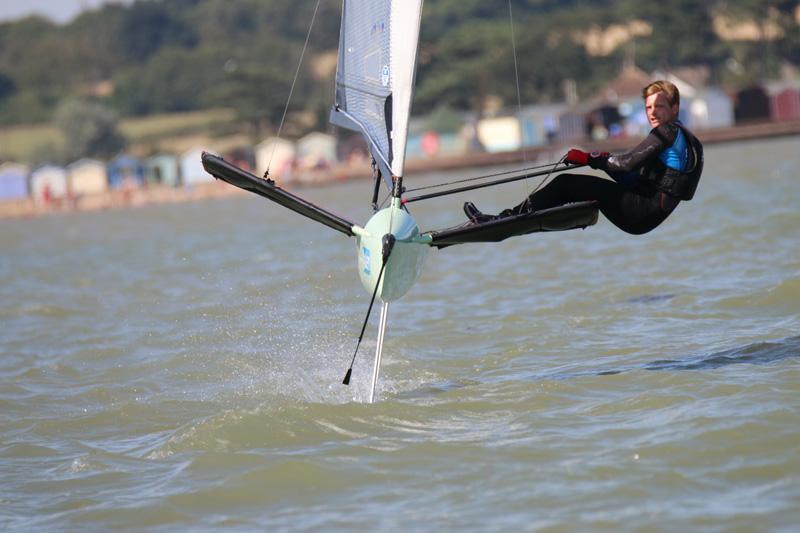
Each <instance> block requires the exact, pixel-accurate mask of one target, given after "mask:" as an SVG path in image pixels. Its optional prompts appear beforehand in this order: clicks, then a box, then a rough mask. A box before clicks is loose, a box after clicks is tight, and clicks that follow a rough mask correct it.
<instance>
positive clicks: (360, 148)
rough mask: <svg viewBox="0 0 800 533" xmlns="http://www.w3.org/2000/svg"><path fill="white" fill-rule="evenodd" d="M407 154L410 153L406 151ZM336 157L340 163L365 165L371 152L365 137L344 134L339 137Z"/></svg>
mask: <svg viewBox="0 0 800 533" xmlns="http://www.w3.org/2000/svg"><path fill="white" fill-rule="evenodd" d="M406 153H408V151H407V150H406ZM336 155H337V159H338V160H339V161H344V162H348V163H349V162H352V163H355V164H363V163H364V162H366V161H368V160H369V150H368V149H367V142H366V141H365V140H364V136H363V135H359V134H352V133H351V134H347V133H345V134H343V135H340V136H339V144H338V145H337V147H336Z"/></svg>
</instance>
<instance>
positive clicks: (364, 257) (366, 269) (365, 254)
mask: <svg viewBox="0 0 800 533" xmlns="http://www.w3.org/2000/svg"><path fill="white" fill-rule="evenodd" d="M370 263H371V261H370V253H369V248H367V247H366V246H362V247H361V271H362V272H363V273H364V275H365V276H369V275H371V274H372V269H370Z"/></svg>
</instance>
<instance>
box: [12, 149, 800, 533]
mask: <svg viewBox="0 0 800 533" xmlns="http://www.w3.org/2000/svg"><path fill="white" fill-rule="evenodd" d="M797 148H798V141H797V138H789V139H783V140H775V141H769V142H752V143H742V144H732V145H726V146H718V147H709V148H708V150H707V152H708V153H707V162H706V173H705V176H704V178H703V181H702V182H701V185H700V188H699V191H698V194H697V197H696V198H695V200H693V201H692V202H689V203H685V204H683V205H681V206H680V207H679V208H678V210H677V211H676V213H675V214H674V215H673V216H672V217H671V218H670V219H668V220H667V222H666V223H664V224H663V225H662V226H661V227H660V228H658V229H657V230H656V231H654V232H653V233H651V234H648V235H645V236H640V237H633V236H629V235H626V234H623V233H622V232H620V231H618V230H616V229H615V228H614V227H613V226H612V225H611V224H610V223H608V222H607V221H606V220H604V219H602V218H601V220H600V222H599V223H598V224H597V225H596V226H594V227H592V228H589V229H587V230H585V231H580V230H576V231H571V232H563V233H553V234H539V235H532V236H528V237H524V238H516V239H511V240H508V241H505V242H503V243H500V244H497V245H469V246H466V245H465V246H456V247H452V248H447V249H445V250H442V251H435V250H433V251H431V253H430V254H429V257H428V260H427V264H426V269H425V271H424V273H423V275H422V277H421V278H420V280H419V282H418V283H417V284H416V285H415V286H414V288H413V289H412V290H411V291H410V292H409V294H407V295H406V297H404V298H403V299H402V300H400V301H399V302H396V303H394V304H392V305H391V307H390V309H389V327H388V335H387V339H386V345H385V349H384V365H383V368H382V375H381V381H380V383H379V393H380V401H379V402H378V403H377V404H374V405H368V404H366V403H364V400H365V398H366V396H367V394H368V389H369V378H370V372H371V369H370V364H371V359H372V356H373V350H374V347H375V334H376V324H377V313H373V314H374V315H375V316H373V318H372V321H371V323H370V326H369V328H368V330H367V336H366V338H365V340H364V344H363V345H362V348H361V351H360V353H359V358H358V360H357V362H356V366H355V371H354V374H353V382H352V384H351V386H350V387H345V386H343V385H341V379H342V376H343V374H344V372H345V370H346V368H347V365H348V364H349V360H350V357H351V356H352V353H353V350H354V348H355V342H356V339H357V337H358V332H359V328H360V326H361V321H362V319H363V317H364V314H365V312H366V309H367V305H368V300H369V295H368V294H366V292H365V291H364V290H363V289H362V287H361V285H360V283H359V281H358V279H357V275H356V270H355V269H356V256H355V244H354V240H352V239H348V238H346V237H344V236H343V235H341V234H338V233H336V232H334V231H331V230H330V229H328V228H325V227H323V226H320V225H318V224H316V223H314V222H311V221H308V220H306V219H302V218H300V217H298V216H297V215H295V214H293V213H291V212H289V211H287V210H285V209H283V208H281V207H279V206H277V205H274V204H271V203H269V202H267V201H266V200H263V199H261V198H258V197H255V196H253V197H251V196H243V197H238V198H233V199H226V200H217V201H213V202H207V203H194V204H184V205H167V206H151V207H145V208H140V209H131V210H121V211H113V212H101V213H90V214H70V215H58V216H49V217H45V218H40V219H31V220H5V221H0V245H1V246H2V256H0V353H1V354H2V357H0V476H2V480H3V482H2V484H0V528H2V529H13V530H29V529H40V528H47V529H69V530H78V529H86V528H89V529H111V528H119V527H126V528H135V529H147V528H154V529H174V528H185V527H190V528H193V529H216V528H219V527H228V528H232V529H253V528H261V529H284V528H285V529H301V530H310V529H319V530H322V529H330V528H336V529H350V528H359V529H362V528H363V529H373V528H377V529H381V530H404V529H406V530H407V529H429V530H434V529H440V528H443V527H448V528H458V529H465V530H488V529H490V528H491V529H496V528H502V529H507V530H518V529H524V530H533V529H540V528H545V529H546V528H549V527H565V528H567V529H574V528H580V529H583V528H590V529H595V528H602V529H609V530H617V529H620V528H622V529H628V530H630V529H637V530H642V531H646V530H650V529H652V528H656V529H669V530H679V529H680V528H686V527H688V528H691V529H707V530H727V529H733V528H744V529H757V530H768V529H770V530H787V531H788V530H791V529H793V528H795V527H797V526H798V524H800V430H799V429H798V428H800V208H799V206H800V150H798V149H797ZM479 172H481V171H480V170H471V171H468V172H462V173H453V174H437V175H426V176H421V177H418V178H416V179H415V177H414V176H411V177H409V178H408V180H407V182H408V183H407V184H408V185H409V187H413V186H415V185H418V184H426V183H433V182H436V181H446V180H452V179H457V178H459V177H463V176H465V175H475V174H477V173H479ZM535 185H536V182H535V181H531V182H529V183H527V184H525V183H518V184H514V185H509V186H506V187H503V188H500V189H497V190H494V191H489V190H484V191H482V192H476V193H473V194H468V195H461V196H455V197H452V198H448V199H442V200H433V201H430V202H428V203H427V204H424V203H421V204H414V205H413V206H412V207H413V214H414V215H415V216H416V218H417V220H418V222H419V223H420V226H421V227H422V228H423V230H427V229H434V228H440V227H446V226H450V225H454V224H457V223H460V222H461V221H462V219H463V215H462V214H461V211H460V204H461V203H462V202H463V201H464V200H465V199H470V200H474V201H475V202H476V203H477V204H478V205H479V206H480V207H481V208H483V209H485V210H487V211H492V210H497V209H499V208H501V207H505V206H508V205H511V204H512V203H514V202H516V201H517V200H518V199H520V198H521V197H522V196H523V195H524V194H525V192H526V190H530V189H531V188H532V187H534V186H535ZM369 188H370V186H369V184H368V183H367V182H358V183H348V184H342V185H336V186H331V187H326V188H322V189H313V190H303V191H300V194H302V195H305V196H308V197H309V198H311V199H312V200H313V201H315V202H318V203H320V204H323V205H326V206H329V207H330V208H331V209H333V210H334V211H336V212H337V213H340V214H341V215H342V216H345V217H347V218H349V219H351V220H354V221H356V222H359V223H364V222H365V221H366V219H367V218H368V216H369V210H368V206H367V204H368V200H369V196H370V192H369Z"/></svg>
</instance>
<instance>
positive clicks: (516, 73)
mask: <svg viewBox="0 0 800 533" xmlns="http://www.w3.org/2000/svg"><path fill="white" fill-rule="evenodd" d="M508 21H509V25H510V26H511V51H512V53H513V55H514V81H515V82H516V84H517V113H518V115H519V117H520V118H522V94H521V92H520V89H519V68H518V67H517V41H516V39H515V38H514V12H513V11H512V10H511V0H508ZM521 144H522V160H523V161H525V162H526V163H527V162H528V154H527V152H526V151H525V143H524V142H523V143H521Z"/></svg>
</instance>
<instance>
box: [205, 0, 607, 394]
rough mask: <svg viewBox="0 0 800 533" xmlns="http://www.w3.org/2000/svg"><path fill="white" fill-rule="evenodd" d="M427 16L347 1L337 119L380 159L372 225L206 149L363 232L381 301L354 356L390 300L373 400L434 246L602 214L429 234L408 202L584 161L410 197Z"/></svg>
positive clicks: (263, 184) (283, 195)
mask: <svg viewBox="0 0 800 533" xmlns="http://www.w3.org/2000/svg"><path fill="white" fill-rule="evenodd" d="M421 14H422V0H370V1H369V2H364V1H363V0H344V1H343V5H342V21H341V27H340V35H339V54H338V64H337V70H336V90H335V95H334V103H333V107H332V109H331V114H330V121H331V123H332V124H334V125H336V126H339V127H342V128H346V129H349V130H354V131H356V132H360V133H361V134H362V135H363V137H364V139H365V140H366V143H367V146H368V147H369V150H370V153H371V155H372V158H373V163H374V165H373V166H374V168H375V172H374V180H375V182H374V184H371V185H370V188H371V189H372V205H373V209H374V214H373V215H372V216H371V218H370V219H369V220H368V221H367V222H366V224H364V225H363V226H361V225H359V224H356V223H353V222H351V221H349V220H346V219H344V218H342V217H340V216H338V215H336V214H334V213H333V212H331V211H329V210H327V209H325V208H324V207H321V206H318V205H315V204H313V203H311V202H309V201H307V200H305V199H303V198H301V197H300V196H297V195H295V194H293V193H292V192H289V191H287V190H286V189H284V188H282V187H280V186H279V185H278V184H276V183H275V182H274V181H273V180H271V179H269V178H268V177H266V176H265V177H263V178H262V177H258V176H256V175H254V174H251V173H250V172H247V171H246V170H243V169H241V168H239V167H237V166H235V165H233V164H231V163H229V162H227V161H225V160H224V159H222V158H221V157H219V156H217V155H214V154H211V153H204V154H203V155H202V162H203V166H204V167H205V169H206V171H207V172H208V173H209V174H211V175H212V176H214V177H215V178H217V179H221V180H224V181H226V182H228V183H230V184H232V185H234V186H236V187H240V188H242V189H245V190H248V191H250V192H253V193H255V194H258V195H260V196H263V197H265V198H267V199H269V200H272V201H273V202H275V203H277V204H280V205H282V206H284V207H286V208H288V209H291V210H292V211H294V212H296V213H298V214H300V215H303V216H305V217H308V218H310V219H312V220H315V221H317V222H319V223H320V224H322V225H324V226H327V227H328V228H331V229H333V230H335V231H338V232H339V233H342V234H344V235H346V236H348V237H354V238H355V242H356V254H357V265H358V274H359V277H360V279H361V283H362V284H363V286H364V288H365V289H366V290H367V293H368V294H370V293H371V294H372V299H371V300H370V306H369V310H368V312H367V317H366V318H365V320H364V324H363V326H362V329H361V335H360V336H359V341H358V344H357V345H356V351H355V353H354V354H353V360H355V357H356V355H357V353H358V345H360V343H361V339H362V338H363V335H364V329H365V327H366V325H367V321H368V319H369V315H370V312H371V310H372V306H373V303H374V301H375V299H376V298H378V299H380V301H381V312H380V320H379V326H378V333H377V344H376V350H375V357H374V362H373V367H372V368H373V370H372V379H371V385H370V391H369V398H368V401H369V402H370V403H371V402H374V401H375V399H376V385H377V382H378V378H379V373H380V365H381V356H382V351H383V344H384V342H383V341H384V337H385V334H386V325H387V319H388V310H389V303H390V302H394V301H396V300H398V299H400V298H402V297H403V296H404V295H405V294H406V293H407V292H408V291H409V289H410V288H411V287H412V286H413V285H414V282H415V281H416V280H417V278H418V277H419V275H420V273H421V272H422V269H423V266H424V262H425V257H426V255H427V252H428V250H429V249H430V248H432V247H435V248H439V249H441V248H445V247H448V246H452V245H457V244H464V243H489V242H498V241H502V240H504V239H506V238H509V237H514V236H520V235H526V234H529V233H534V232H541V231H563V230H570V229H576V228H585V227H587V226H591V225H593V224H595V223H596V222H597V216H598V208H597V205H596V203H595V202H579V203H574V204H569V205H566V206H561V207H556V208H552V209H547V210H542V211H538V212H532V213H524V214H520V215H515V216H509V217H506V218H502V219H499V220H494V221H490V222H486V223H480V224H478V223H465V224H461V225H458V226H454V227H450V228H445V229H440V230H434V231H426V232H422V231H421V230H420V228H419V226H418V225H417V222H416V220H415V219H414V216H413V215H412V213H411V211H410V209H409V207H408V204H410V203H412V202H414V201H420V200H427V199H430V198H435V197H438V196H443V195H445V194H453V193H457V192H463V191H465V190H470V189H475V188H480V187H487V186H492V185H497V184H499V183H507V182H509V181H513V180H517V179H523V178H529V177H533V176H540V175H545V174H547V175H549V173H552V172H553V171H561V170H566V169H569V168H575V165H572V166H571V165H567V164H564V163H563V162H559V163H557V164H556V166H554V167H553V168H550V169H549V170H548V171H538V172H522V173H517V174H516V175H511V176H508V177H505V178H502V179H497V180H494V181H489V182H483V183H480V184H477V185H475V184H470V185H466V186H461V187H456V188H451V189H449V190H444V191H438V192H436V193H430V194H424V195H420V196H416V197H411V198H409V197H407V196H406V195H405V192H406V190H405V187H404V185H403V183H404V178H405V174H404V171H405V154H406V142H407V139H408V121H409V117H410V113H411V103H412V96H413V92H414V91H413V89H414V77H415V73H416V60H417V48H418V43H419V33H420V22H421ZM533 168H537V167H533ZM384 186H385V187H386V189H388V191H389V192H390V195H391V201H390V202H389V205H388V206H386V207H383V208H380V207H379V206H378V202H377V199H378V195H379V191H380V190H381V188H382V187H384ZM352 368H353V363H352V362H351V365H350V368H349V369H348V371H347V374H346V376H345V379H344V381H343V383H345V384H348V383H349V381H350V376H351V372H352Z"/></svg>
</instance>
